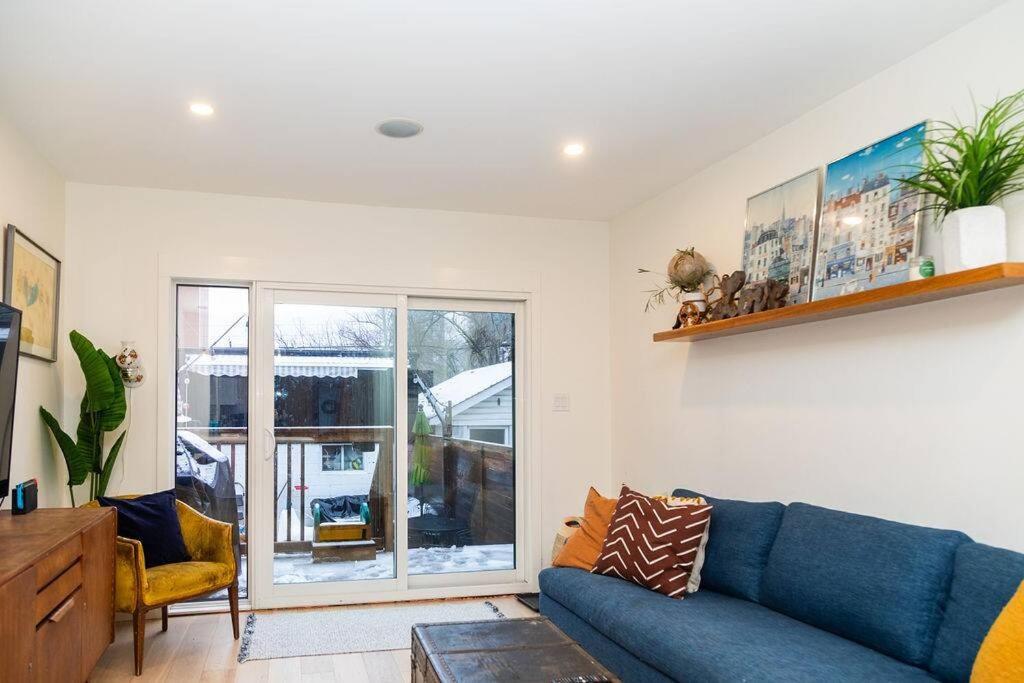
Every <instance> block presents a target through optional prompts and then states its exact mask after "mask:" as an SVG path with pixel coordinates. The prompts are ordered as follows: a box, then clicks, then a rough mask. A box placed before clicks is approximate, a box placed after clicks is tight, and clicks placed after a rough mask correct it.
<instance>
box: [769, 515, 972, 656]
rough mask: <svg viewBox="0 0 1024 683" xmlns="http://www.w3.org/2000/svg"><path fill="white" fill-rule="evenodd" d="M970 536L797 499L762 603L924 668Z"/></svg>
mask: <svg viewBox="0 0 1024 683" xmlns="http://www.w3.org/2000/svg"><path fill="white" fill-rule="evenodd" d="M969 540H970V539H969V538H968V537H967V536H966V535H965V534H962V533H960V532H959V531H942V530H939V529H929V528H925V527H918V526H911V525H909V524H900V523H897V522H889V521H886V520H884V519H878V518H875V517H865V516H863V515H855V514H851V513H847V512H839V511H837V510H829V509H826V508H820V507H816V506H814V505H807V504H805V503H793V504H792V505H790V506H789V507H788V508H786V514H785V515H784V516H783V518H782V526H781V527H780V528H779V534H778V536H777V537H776V539H775V544H774V545H773V546H772V551H771V554H770V555H769V557H768V566H767V568H766V569H765V573H764V584H763V586H762V593H761V602H762V604H764V605H766V606H768V607H771V608H772V609H775V610H778V611H779V612H782V613H783V614H788V615H789V616H791V617H794V618H796V619H799V620H800V621H804V622H807V623H808V624H811V625H813V626H817V627H819V628H823V629H826V630H828V631H831V632H833V633H836V634H838V635H841V636H844V637H846V638H849V639H851V640H855V641H857V642H858V643H861V644H863V645H867V646H868V647H872V648H875V649H876V650H878V651H880V652H884V653H886V654H888V655H891V656H893V657H896V658H897V659H901V660H903V661H904V662H907V663H908V664H913V665H915V666H925V665H927V664H928V661H929V659H930V657H931V653H932V645H933V643H934V641H935V633H936V631H937V630H938V627H939V621H940V619H941V618H942V609H943V605H944V603H945V599H946V594H947V592H948V590H949V584H950V581H951V579H952V574H953V558H954V555H955V554H956V550H957V548H958V547H959V546H960V545H962V544H963V543H965V542H967V541H969Z"/></svg>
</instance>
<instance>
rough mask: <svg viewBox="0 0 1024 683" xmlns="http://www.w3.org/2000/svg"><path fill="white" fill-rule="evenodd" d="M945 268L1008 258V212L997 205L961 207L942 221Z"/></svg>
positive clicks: (971, 266)
mask: <svg viewBox="0 0 1024 683" xmlns="http://www.w3.org/2000/svg"><path fill="white" fill-rule="evenodd" d="M942 256H943V260H944V261H945V266H946V272H947V273H955V272H956V271H958V270H966V269H968V268H978V267H979V266H987V265H989V264H991V263H1001V262H1003V261H1005V260H1006V213H1005V212H1004V211H1003V210H1002V209H1001V208H999V207H998V206H972V207H971V208H969V209H959V210H957V211H954V212H953V213H951V214H949V215H948V216H946V218H945V219H944V220H943V221H942Z"/></svg>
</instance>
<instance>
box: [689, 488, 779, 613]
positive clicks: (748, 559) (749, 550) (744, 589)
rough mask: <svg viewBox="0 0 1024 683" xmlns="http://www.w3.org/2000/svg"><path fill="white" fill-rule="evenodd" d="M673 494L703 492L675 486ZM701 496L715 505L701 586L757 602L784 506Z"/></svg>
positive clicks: (694, 494)
mask: <svg viewBox="0 0 1024 683" xmlns="http://www.w3.org/2000/svg"><path fill="white" fill-rule="evenodd" d="M673 495H676V496H696V495H703V494H697V493H694V492H693V491H690V490H688V489H676V490H675V492H673ZM704 497H705V498H706V499H707V501H708V504H709V505H712V506H714V508H713V509H712V511H711V526H710V530H711V531H710V534H709V535H708V542H707V548H706V549H705V553H704V566H703V568H702V569H701V588H710V589H711V590H713V591H717V592H719V593H725V594H727V595H733V596H736V597H738V598H745V599H747V600H753V601H754V602H757V601H758V599H759V598H760V594H761V576H762V573H763V572H764V566H765V564H766V563H767V562H768V553H769V551H771V549H772V542H773V541H774V540H775V534H776V533H777V532H778V530H779V524H780V522H781V521H782V513H783V511H785V509H786V507H785V506H784V505H783V504H782V503H751V502H747V501H745V500H728V499H725V498H712V497H710V496H704Z"/></svg>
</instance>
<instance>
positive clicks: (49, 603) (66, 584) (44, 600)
mask: <svg viewBox="0 0 1024 683" xmlns="http://www.w3.org/2000/svg"><path fill="white" fill-rule="evenodd" d="M81 586H82V563H81V562H79V561H78V560H75V563H74V564H73V565H71V566H70V567H68V568H67V570H66V571H65V572H64V573H63V574H61V575H60V576H58V577H57V578H56V579H54V581H53V582H52V583H51V584H50V585H49V586H47V587H46V588H44V589H43V590H41V591H39V593H37V594H36V623H37V624H38V623H39V622H40V621H42V620H43V618H44V617H45V616H46V615H47V614H49V613H50V612H53V611H54V610H56V609H58V606H60V605H61V603H63V602H65V601H66V600H67V598H68V596H70V595H71V594H72V593H74V592H75V591H76V590H78V589H79V588H80V587H81Z"/></svg>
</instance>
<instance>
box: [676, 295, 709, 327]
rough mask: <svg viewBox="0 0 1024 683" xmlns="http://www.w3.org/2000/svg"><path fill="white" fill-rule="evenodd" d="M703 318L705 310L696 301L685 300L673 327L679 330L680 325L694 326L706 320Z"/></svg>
mask: <svg viewBox="0 0 1024 683" xmlns="http://www.w3.org/2000/svg"><path fill="white" fill-rule="evenodd" d="M703 319H704V312H703V311H701V309H700V307H698V305H697V304H696V303H694V302H692V301H684V302H683V303H682V305H681V306H680V307H679V313H677V314H676V321H675V324H673V325H672V329H673V330H678V329H679V328H680V327H693V326H694V325H699V324H701V323H702V322H704V320H703Z"/></svg>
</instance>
